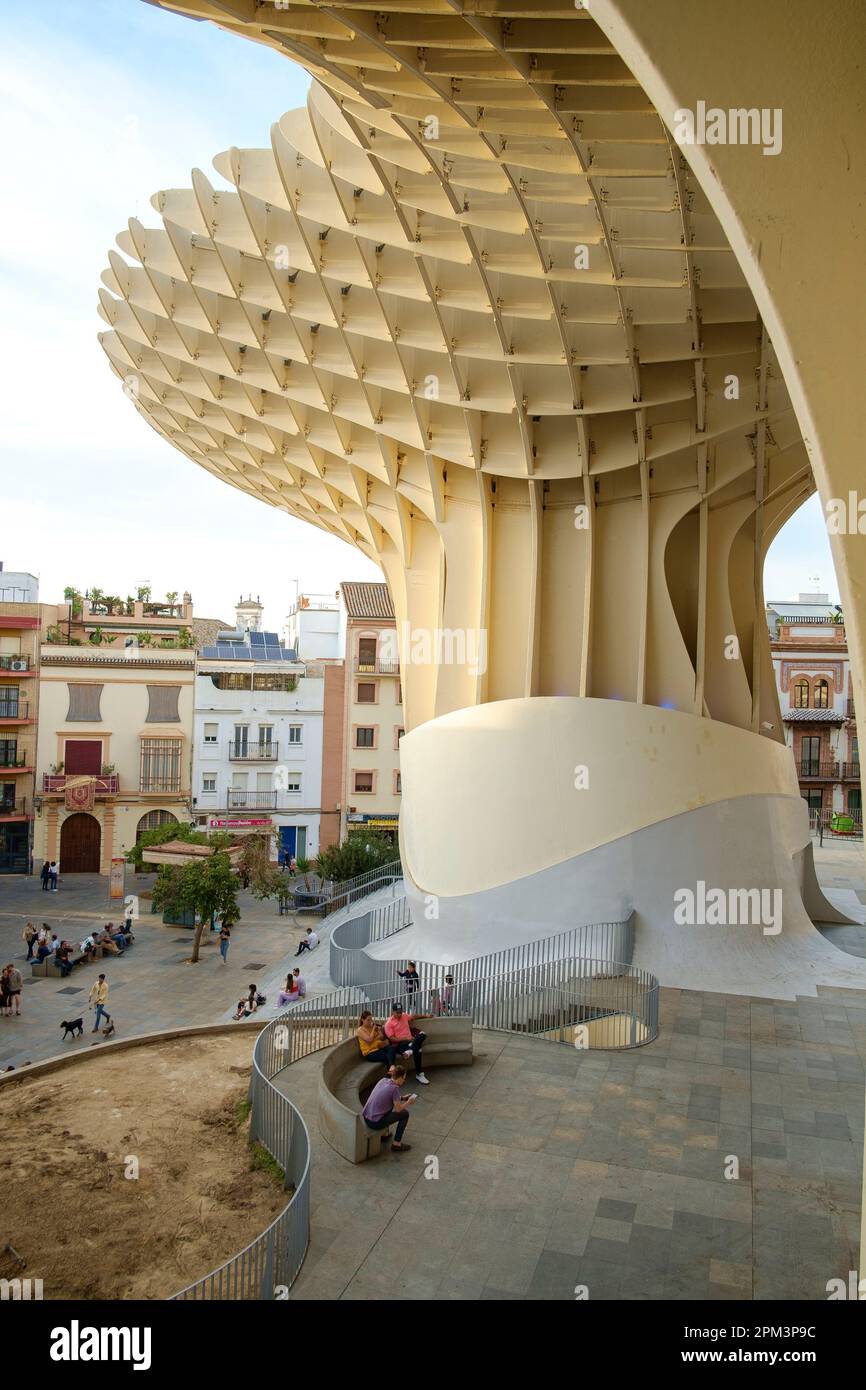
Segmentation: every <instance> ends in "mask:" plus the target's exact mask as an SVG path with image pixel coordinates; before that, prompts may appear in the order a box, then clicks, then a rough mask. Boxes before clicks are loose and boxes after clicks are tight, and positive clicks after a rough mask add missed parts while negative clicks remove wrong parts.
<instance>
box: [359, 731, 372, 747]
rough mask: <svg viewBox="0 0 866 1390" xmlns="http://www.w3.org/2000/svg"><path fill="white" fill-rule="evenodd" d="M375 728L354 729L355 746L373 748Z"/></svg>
mask: <svg viewBox="0 0 866 1390" xmlns="http://www.w3.org/2000/svg"><path fill="white" fill-rule="evenodd" d="M375 746H376V730H375V729H356V730H355V747H356V748H375Z"/></svg>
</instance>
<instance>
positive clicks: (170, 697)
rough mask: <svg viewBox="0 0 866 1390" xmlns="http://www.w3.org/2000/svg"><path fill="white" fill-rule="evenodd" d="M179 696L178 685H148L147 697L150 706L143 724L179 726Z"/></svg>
mask: <svg viewBox="0 0 866 1390" xmlns="http://www.w3.org/2000/svg"><path fill="white" fill-rule="evenodd" d="M179 695H180V686H179V685H149V686H148V687H147V696H148V699H149V701H150V704H149V706H148V710H147V719H146V721H145V722H146V723H148V724H179V723H180V715H179V714H178V711H177V701H178V696H179Z"/></svg>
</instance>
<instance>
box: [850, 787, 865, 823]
mask: <svg viewBox="0 0 866 1390" xmlns="http://www.w3.org/2000/svg"><path fill="white" fill-rule="evenodd" d="M848 813H849V815H853V816H854V819H855V820H862V819H863V792H862V790H861V788H860V787H852V788H851V790H850V791H849V793H848Z"/></svg>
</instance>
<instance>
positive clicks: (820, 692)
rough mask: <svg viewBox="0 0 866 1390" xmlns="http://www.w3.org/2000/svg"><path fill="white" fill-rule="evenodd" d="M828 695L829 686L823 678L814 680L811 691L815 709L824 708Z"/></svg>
mask: <svg viewBox="0 0 866 1390" xmlns="http://www.w3.org/2000/svg"><path fill="white" fill-rule="evenodd" d="M829 696H830V687H829V685H828V684H827V682H826V681H825V680H820V681H816V682H815V686H814V689H813V691H812V705H813V707H814V708H815V709H826V708H827V702H828V699H829Z"/></svg>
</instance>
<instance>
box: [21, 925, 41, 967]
mask: <svg viewBox="0 0 866 1390" xmlns="http://www.w3.org/2000/svg"><path fill="white" fill-rule="evenodd" d="M38 935H39V933H38V932H37V930H36V928H35V927H34V925H33V923H32V922H28V923H27V926H26V927H25V928H24V930H23V932H22V933H21V936H22V938H23V939H24V940H25V941H26V942H27V959H28V960H32V959H33V943H34V941H35V940H36V938H37V936H38Z"/></svg>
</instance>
